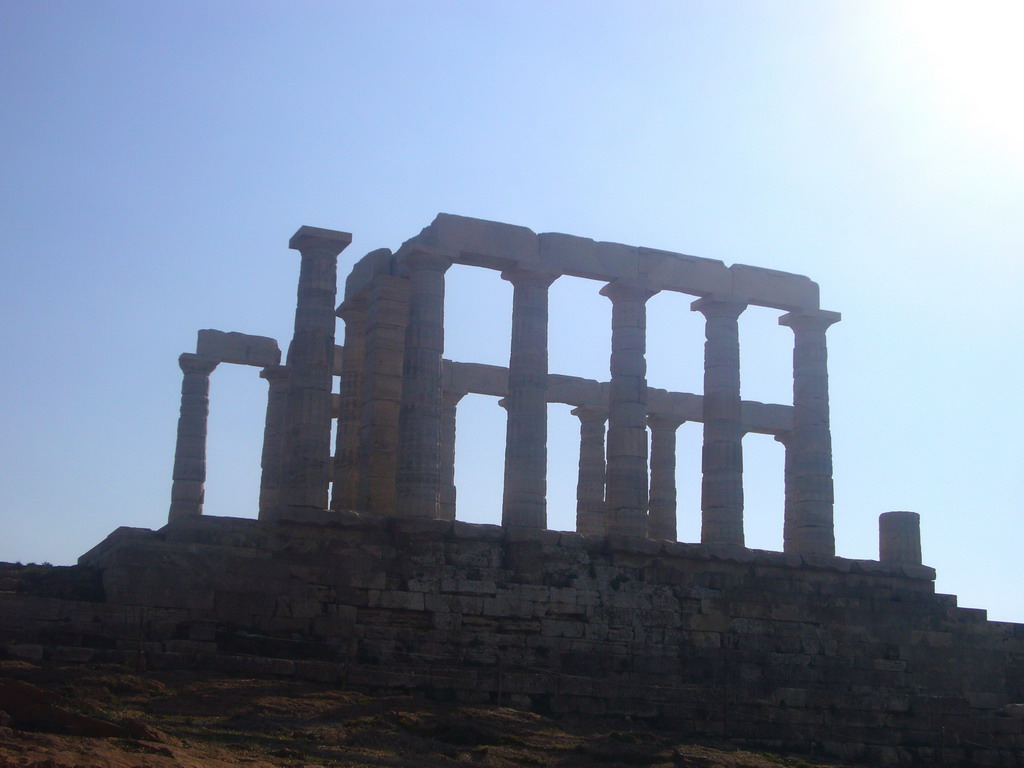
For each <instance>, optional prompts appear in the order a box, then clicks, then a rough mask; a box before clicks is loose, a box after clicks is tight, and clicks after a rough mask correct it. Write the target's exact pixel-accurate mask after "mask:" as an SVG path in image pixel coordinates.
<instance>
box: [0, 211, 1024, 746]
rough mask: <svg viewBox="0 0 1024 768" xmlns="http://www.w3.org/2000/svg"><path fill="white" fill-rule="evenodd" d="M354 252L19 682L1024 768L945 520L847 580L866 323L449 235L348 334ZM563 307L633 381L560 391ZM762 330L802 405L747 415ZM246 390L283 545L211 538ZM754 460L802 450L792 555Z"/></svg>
mask: <svg viewBox="0 0 1024 768" xmlns="http://www.w3.org/2000/svg"><path fill="white" fill-rule="evenodd" d="M350 241H351V235H349V234H347V233H344V232H336V231H333V230H325V229H319V228H315V227H302V228H301V229H300V230H299V231H298V232H296V234H295V235H294V236H293V238H292V240H291V242H290V243H289V245H290V247H292V248H293V249H295V250H297V251H299V253H300V254H301V269H300V278H299V288H298V302H297V306H296V313H295V333H294V337H293V339H292V342H291V344H290V346H289V350H288V355H287V362H286V365H281V364H280V363H281V353H280V351H279V350H278V347H277V343H276V342H275V341H274V340H273V339H268V338H265V337H256V336H249V335H245V334H240V333H223V332H221V331H213V330H204V331H200V332H199V337H198V340H197V346H196V352H195V353H194V354H193V353H186V354H184V355H182V356H181V358H180V360H179V362H180V365H181V369H182V372H183V383H182V395H181V410H180V416H179V424H178V436H177V444H176V449H175V460H174V470H173V484H172V492H171V508H170V514H169V521H168V525H167V526H166V527H165V528H163V529H161V530H159V531H156V532H153V531H148V530H142V529H131V528H121V529H118V530H117V531H115V532H114V533H113V534H111V536H110V537H108V538H107V540H105V541H104V542H102V543H101V544H100V545H98V546H97V547H95V548H94V549H92V550H90V551H89V552H88V553H86V554H85V555H83V557H82V558H81V560H80V565H79V566H78V567H77V568H74V569H68V574H66V578H67V579H69V582H68V585H66V588H63V589H62V590H59V591H57V592H53V591H43V592H39V591H37V592H34V593H31V594H11V593H3V592H0V643H2V644H3V645H2V649H3V650H5V651H6V653H8V654H10V655H14V656H23V657H28V658H41V657H46V658H53V659H58V660H64V661H99V660H106V661H120V662H123V663H128V664H136V665H138V664H146V665H151V666H180V665H185V666H192V667H197V666H198V667H209V668H215V669H224V670H231V671H244V672H247V673H267V674H276V675H294V676H299V677H304V678H311V679H320V680H325V681H329V682H332V683H339V684H345V685H351V686H355V687H358V688H363V689H373V690H409V691H414V692H419V693H422V694H424V695H434V696H442V697H446V698H453V699H456V700H459V701H465V702H477V703H480V702H490V703H497V704H506V705H512V706H517V707H526V708H531V709H534V710H539V711H549V712H552V713H565V714H582V715H591V714H593V715H614V716H630V717H634V718H641V719H647V720H651V721H654V722H657V723H659V724H662V725H666V726H669V727H672V728H675V729H678V730H679V731H680V732H682V733H685V734H688V735H691V736H693V737H696V738H712V737H713V738H718V737H725V738H728V739H731V740H733V741H736V742H739V743H745V744H750V745H761V746H767V747H775V748H781V749H791V750H797V751H807V752H817V753H823V754H827V755H831V756H834V757H837V758H840V759H843V760H851V761H857V760H859V761H863V762H866V763H868V764H872V765H897V764H898V765H1013V766H1024V626H1022V625H1014V624H1006V623H1000V622H989V621H987V620H986V616H985V613H984V612H983V611H977V610H970V609H961V608H958V607H957V606H956V599H955V598H954V597H951V596H947V595H937V594H935V592H934V584H933V580H934V571H932V569H930V568H927V567H925V566H923V565H922V564H921V562H922V558H921V544H920V521H919V518H918V516H917V515H916V514H915V513H911V512H890V513H886V514H883V515H882V516H881V518H880V520H879V536H880V558H879V561H861V560H849V559H844V558H839V557H836V556H835V537H834V525H833V490H832V453H831V433H830V427H829V401H828V372H827V350H826V341H825V332H826V329H827V328H828V327H829V326H830V325H832V324H833V323H835V322H836V321H837V320H839V314H838V313H835V312H828V311H825V310H822V309H821V308H820V307H819V302H818V288H817V286H816V285H815V284H814V283H813V282H811V281H810V280H808V279H807V278H805V277H802V276H799V275H790V274H786V273H782V272H776V271H772V270H765V269H759V268H756V267H749V266H744V265H733V266H731V267H726V266H725V265H724V264H722V263H721V262H719V261H714V260H711V259H702V258H697V257H693V256H687V255H684V254H678V253H670V252H667V251H660V250H655V249H649V248H642V247H641V248H637V247H631V246H625V245H620V244H616V243H602V242H595V241H593V240H587V239H585V238H579V237H573V236H570V235H563V234H540V235H538V234H536V233H534V232H532V231H530V230H528V229H526V228H524V227H516V226H511V225H507V224H500V223H497V222H488V221H481V220H477V219H468V218H464V217H457V216H451V215H447V214H441V215H439V216H438V217H437V218H436V219H435V221H434V222H433V223H432V224H431V225H430V226H429V227H427V228H426V229H424V230H423V232H421V233H420V234H419V235H418V236H417V237H414V238H413V239H411V240H409V241H407V242H406V243H405V244H403V245H402V246H401V247H400V248H399V249H398V250H397V251H396V252H392V251H391V250H388V249H380V250H376V251H372V252H371V253H369V254H367V255H366V256H365V257H363V258H362V259H360V260H358V261H357V262H356V263H355V264H354V265H353V267H352V269H351V272H350V274H349V276H348V278H347V280H346V281H345V290H344V295H343V297H342V300H341V302H340V304H338V296H337V268H338V256H339V254H340V253H341V252H342V251H343V250H344V249H345V247H346V246H347V245H348V244H349V243H350ZM452 264H463V265H469V266H474V267H480V268H484V269H491V270H494V271H496V272H498V273H500V275H501V277H502V278H504V279H506V280H508V281H509V282H510V283H511V284H512V286H513V307H512V339H511V349H510V360H509V365H508V367H500V366H490V365H482V364H478V363H473V362H463V361H452V360H446V359H444V356H443V355H444V324H445V317H444V293H445V273H446V271H447V269H448V268H449V267H450V266H451V265H452ZM562 278H584V279H588V280H595V281H599V282H600V285H599V286H598V288H597V290H600V292H601V293H602V294H603V295H605V296H606V297H608V299H609V300H610V301H611V304H612V323H611V327H610V328H609V329H608V334H609V335H610V337H611V349H612V354H611V360H610V366H609V377H608V379H607V380H606V381H594V380H589V379H582V378H577V377H573V376H568V375H564V374H555V373H551V372H549V370H548V356H547V322H548V292H549V287H550V285H551V284H552V282H553V281H555V280H556V279H562ZM660 291H675V292H679V293H683V294H688V295H690V296H692V297H695V300H694V301H693V303H692V309H693V310H694V311H697V312H700V313H701V314H702V315H703V316H704V320H705V328H706V339H707V341H706V345H705V354H704V390H703V393H702V394H695V393H686V392H673V391H667V390H662V389H655V388H651V387H648V386H647V381H646V360H645V349H646V302H647V300H648V299H649V298H650V297H651V296H653V295H654V294H656V293H658V292H660ZM336 304H337V307H336ZM750 305H755V306H762V307H769V308H773V309H776V310H779V311H780V312H781V313H783V314H781V316H780V317H779V323H780V324H781V325H785V326H788V327H790V328H791V329H792V330H793V334H794V336H793V339H794V347H793V381H794V387H793V402H792V403H786V404H771V403H758V402H752V401H745V400H743V399H742V398H741V395H740V367H739V338H738V318H739V316H740V315H741V313H742V312H743V311H744V309H745V308H746V307H748V306H750ZM336 317H338V318H341V320H342V321H343V323H344V343H343V344H342V345H340V346H336V344H335V324H336ZM220 363H230V364H240V365H250V366H257V367H259V368H261V372H260V376H261V377H262V378H264V379H266V381H267V382H268V400H267V409H266V421H265V432H264V444H263V453H262V459H261V463H262V479H261V487H260V502H259V510H258V519H245V520H243V519H237V518H224V517H210V516H208V515H204V514H203V513H204V511H205V510H204V509H203V495H204V483H205V478H206V463H205V450H206V446H205V443H206V423H207V418H208V413H209V408H210V403H209V381H210V375H211V374H212V373H213V372H214V369H215V368H216V367H217V365H218V364H220ZM335 379H337V380H338V381H337V392H336V393H335V392H334V391H333V390H334V386H333V384H334V381H335ZM469 393H474V394H482V395H489V396H492V397H494V398H495V399H497V400H498V402H499V404H501V405H502V406H503V407H504V408H505V410H506V412H507V424H508V426H507V433H506V450H505V468H504V490H503V497H502V498H503V501H502V509H501V520H502V525H500V526H485V525H471V524H467V523H464V522H461V521H459V520H457V519H456V518H457V516H458V508H457V489H456V487H455V482H454V478H455V473H454V469H455V463H456V461H457V456H456V451H455V443H456V427H457V424H458V418H457V412H458V404H459V402H460V400H461V399H462V398H463V397H464V396H465V395H466V394H469ZM551 402H555V403H564V404H568V405H570V406H571V407H572V409H573V410H572V413H573V414H574V415H575V416H577V417H578V418H579V420H580V451H579V457H578V485H577V525H576V528H577V531H576V532H557V531H552V530H548V529H547V509H546V476H545V472H546V466H547V423H546V418H547V417H546V411H547V408H546V406H547V404H548V403H551ZM332 420H334V421H335V425H336V434H335V442H334V446H333V456H332V453H331V450H332V446H331V445H330V434H331V428H332ZM684 422H697V423H700V424H702V425H703V429H704V443H703V451H702V467H701V472H702V482H701V514H702V531H701V543H692V544H691V543H681V542H677V541H676V513H677V510H676V489H675V434H676V431H677V429H678V427H679V426H680V425H681V424H683V423H684ZM749 432H756V433H761V434H767V435H772V436H774V437H775V439H776V440H778V441H779V442H780V443H781V444H782V445H783V446H784V447H785V478H784V481H785V503H784V508H785V522H784V531H783V540H784V552H760V551H755V550H750V549H748V548H746V547H745V546H744V536H743V455H742V438H743V436H744V435H745V434H746V433H749ZM648 449H649V455H648ZM255 512H256V511H255V510H254V513H255ZM61 578H64V577H61ZM83 585H86V586H83Z"/></svg>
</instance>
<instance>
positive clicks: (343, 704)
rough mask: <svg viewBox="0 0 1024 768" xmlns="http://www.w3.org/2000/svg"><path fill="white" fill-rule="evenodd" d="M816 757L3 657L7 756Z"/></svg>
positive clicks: (205, 764)
mask: <svg viewBox="0 0 1024 768" xmlns="http://www.w3.org/2000/svg"><path fill="white" fill-rule="evenodd" d="M465 765H476V766H493V767H494V768H522V767H523V766H559V767H560V768H570V767H576V766H578V767H579V768H585V767H590V766H593V767H597V766H600V767H601V768H617V767H619V766H630V767H634V766H649V767H650V768H660V767H667V766H673V767H678V766H702V767H704V768H717V767H720V766H721V767H723V768H724V767H725V766H729V767H731V768H741V767H742V768H777V767H778V766H794V767H795V766H803V767H804V768H811V767H812V766H822V765H824V764H823V763H817V762H814V761H811V760H804V759H800V758H796V757H785V756H779V755H771V754H766V753H754V752H748V751H742V750H737V749H734V748H731V747H730V746H729V745H727V744H717V745H711V744H685V743H679V741H678V737H675V738H674V737H673V735H672V734H671V733H668V732H661V731H655V730H650V729H648V728H646V727H637V726H635V724H631V723H628V722H606V721H597V720H594V721H589V722H579V721H572V722H570V721H561V720H554V719H550V718H546V717H541V716H539V715H536V714H532V713H529V712H521V711H518V710H514V709H509V708H503V707H465V706H455V705H445V704H439V703H436V702H430V701H425V700H422V699H413V698H409V697H404V696H380V697H370V696H365V695H363V694H360V693H356V692H354V691H348V690H339V689H336V688H330V687H326V686H323V685H319V686H318V685H316V684H312V683H302V682H295V681H291V680H279V679H244V678H236V677H227V676H224V675H213V674H209V675H208V674H201V673H194V672H165V673H152V674H144V675H139V674H130V673H128V672H126V671H125V670H124V669H123V668H120V667H101V666H86V665H76V666H57V667H54V666H41V665H35V664H30V663H27V662H24V661H0V766H5V767H6V766H12V767H13V766H19V767H20V766H26V767H32V768H94V767H96V768H181V767H185V768H192V767H195V768H228V767H229V766H230V767H232V768H234V767H236V766H245V767H246V768H269V767H270V766H280V767H282V768H284V767H286V766H287V767H289V768H291V767H295V768H298V767H299V766H304V767H306V768H313V766H324V767H325V768H327V767H328V766H344V767H346V768H356V767H357V766H403V767H404V766H416V767H417V768H419V767H420V766H422V767H424V768H432V767H434V766H436V767H437V768H441V767H442V766H445V767H447V766H465Z"/></svg>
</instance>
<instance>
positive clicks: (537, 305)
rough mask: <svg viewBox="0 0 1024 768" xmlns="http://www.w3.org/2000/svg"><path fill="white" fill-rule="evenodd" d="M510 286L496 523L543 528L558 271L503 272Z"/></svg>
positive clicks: (545, 513)
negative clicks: (551, 308)
mask: <svg viewBox="0 0 1024 768" xmlns="http://www.w3.org/2000/svg"><path fill="white" fill-rule="evenodd" d="M501 277H502V279H504V280H508V281H509V282H510V283H512V285H513V286H514V289H515V292H514V293H513V297H512V344H511V351H510V354H509V363H508V397H507V398H505V400H506V405H505V410H506V411H508V422H507V423H508V426H507V431H506V438H505V487H504V494H503V502H502V513H501V522H502V525H506V526H513V525H515V526H524V527H528V528H545V527H546V526H547V506H546V505H547V464H548V400H547V391H548V286H550V285H551V283H552V282H553V281H554V280H555V278H556V277H557V275H552V274H546V273H543V272H531V271H529V270H513V271H507V272H502V273H501Z"/></svg>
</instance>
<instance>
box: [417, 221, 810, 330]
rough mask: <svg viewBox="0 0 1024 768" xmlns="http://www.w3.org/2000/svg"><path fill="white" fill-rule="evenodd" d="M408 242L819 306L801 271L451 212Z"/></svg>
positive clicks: (467, 260)
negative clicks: (538, 230) (541, 230)
mask: <svg viewBox="0 0 1024 768" xmlns="http://www.w3.org/2000/svg"><path fill="white" fill-rule="evenodd" d="M411 247H429V248H435V249H438V250H440V251H444V252H445V253H446V255H447V256H448V257H449V258H450V259H452V261H454V262H455V263H459V264H468V265H471V266H479V267H486V268H490V269H498V270H503V269H509V268H510V267H512V266H514V265H518V266H521V267H525V268H528V269H533V268H537V269H544V270H549V271H552V272H556V273H559V274H565V275H572V276H574V277H582V278H586V279H592V280H599V281H601V282H615V281H625V282H629V283H634V284H638V285H645V286H647V287H648V288H650V289H651V290H654V291H658V290H670V291H677V292H680V293H687V294H691V295H695V296H706V295H709V294H729V293H731V294H735V295H737V296H741V297H743V299H744V300H745V302H746V303H748V304H756V305H759V306H766V307H774V308H778V309H786V310H794V309H801V308H808V309H816V308H817V307H818V286H817V285H816V284H815V283H814V282H812V281H811V280H809V279H808V278H806V277H804V276H803V275H795V274H789V273H786V272H779V271H778V270H769V269H762V268H760V267H751V266H747V265H744V264H735V265H733V266H731V267H726V266H725V264H724V263H722V262H721V261H719V260H717V259H707V258H702V257H698V256H691V255H687V254H683V253H675V252H672V251H665V250H660V249H657V248H646V247H637V246H632V245H624V244H622V243H613V242H601V241H596V240H592V239H590V238H586V237H577V236H575V235H567V234H563V233H559V232H546V233H541V234H537V233H535V232H534V231H533V230H531V229H528V228H526V227H521V226H515V225H512V224H505V223H502V222H497V221H487V220H484V219H475V218H471V217H467V216H454V215H452V214H447V213H441V214H438V215H437V217H436V218H435V219H434V221H433V222H431V224H430V225H429V226H428V227H426V228H425V229H424V230H423V231H422V232H421V233H420V234H419V235H417V236H416V237H414V238H412V239H411V240H409V241H407V242H406V243H405V245H403V246H402V249H406V248H411Z"/></svg>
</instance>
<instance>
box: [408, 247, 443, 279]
mask: <svg viewBox="0 0 1024 768" xmlns="http://www.w3.org/2000/svg"><path fill="white" fill-rule="evenodd" d="M397 260H398V262H399V264H400V265H401V268H402V270H403V272H408V271H409V270H410V269H425V270H430V271H433V272H442V273H443V272H445V271H447V269H448V267H450V266H451V265H452V258H451V256H450V255H449V253H448V251H444V250H441V249H440V248H430V247H428V246H423V245H416V246H413V247H411V248H409V249H404V248H403V249H402V250H401V251H399V253H398V254H397Z"/></svg>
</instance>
